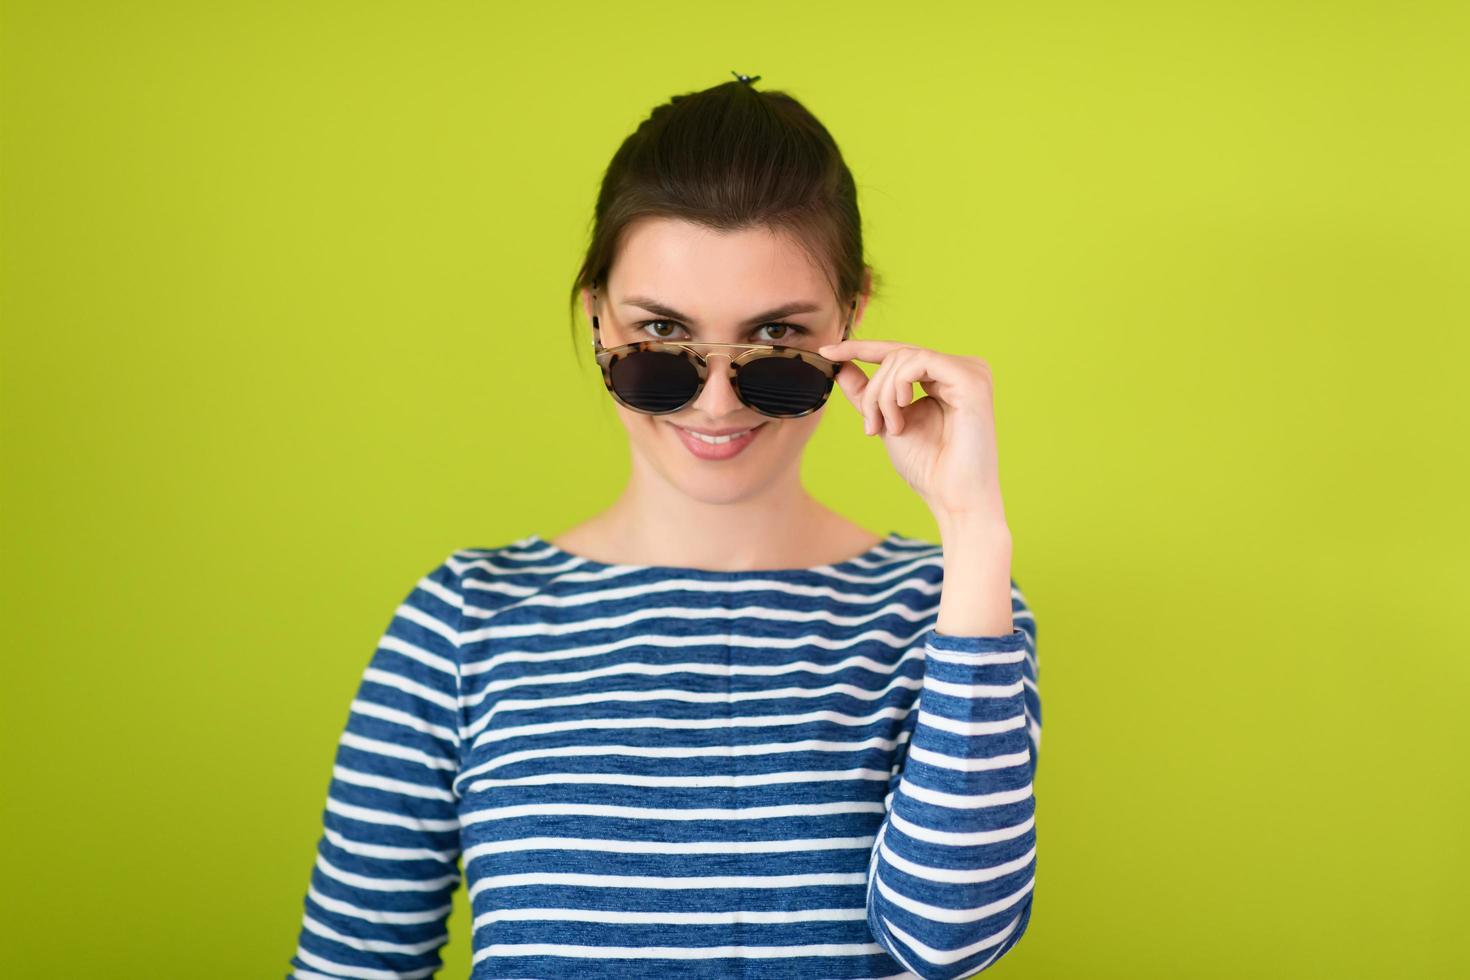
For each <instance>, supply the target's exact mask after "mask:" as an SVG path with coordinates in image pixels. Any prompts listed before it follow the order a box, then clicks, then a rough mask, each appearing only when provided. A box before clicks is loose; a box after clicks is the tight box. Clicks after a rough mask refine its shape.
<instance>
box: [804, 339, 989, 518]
mask: <svg viewBox="0 0 1470 980" xmlns="http://www.w3.org/2000/svg"><path fill="white" fill-rule="evenodd" d="M817 353H818V354H821V355H822V356H823V357H826V358H829V359H831V360H834V361H848V362H849V363H847V364H844V365H843V366H842V369H841V370H839V371H838V372H837V385H838V387H840V388H841V389H842V393H843V394H844V395H846V396H847V400H848V401H850V402H852V404H853V407H854V408H856V409H857V410H858V413H859V414H860V415H862V417H863V423H864V429H863V431H864V432H865V433H866V434H868V435H874V434H877V435H881V436H882V437H883V444H884V446H886V447H887V448H888V458H889V459H890V460H892V461H893V465H894V468H895V469H897V470H898V472H899V475H900V476H902V477H903V478H904V480H905V481H906V482H907V483H908V485H909V486H910V487H912V488H913V489H914V491H915V492H916V493H918V495H919V496H920V497H922V498H923V500H924V502H925V503H926V504H928V505H929V509H930V510H931V511H932V512H933V513H934V517H935V520H936V521H938V522H939V523H940V525H941V526H945V525H946V524H954V523H960V522H963V523H965V524H967V525H972V526H979V527H983V526H996V527H1004V526H1005V508H1004V507H1003V506H1002V504H1001V498H1000V477H999V470H998V465H997V459H996V448H995V411H994V397H993V387H994V386H993V384H992V382H991V378H990V365H988V364H986V363H985V362H984V361H983V360H981V359H980V358H978V357H966V356H962V355H958V354H941V353H939V352H938V351H933V350H929V349H927V348H924V347H916V346H914V345H913V344H901V343H898V342H896V341H888V340H843V341H839V342H838V343H835V344H827V345H826V346H824V347H820V348H818V349H817ZM857 360H862V361H868V362H870V363H876V364H878V369H877V370H876V371H874V372H873V375H872V377H869V376H868V375H867V374H866V373H864V371H863V369H862V368H860V367H858V366H857V364H855V363H851V362H853V361H857ZM914 382H918V384H919V387H920V388H922V389H923V390H924V394H925V396H927V397H924V396H921V397H920V398H918V399H917V400H915V399H914V398H913V383H914Z"/></svg>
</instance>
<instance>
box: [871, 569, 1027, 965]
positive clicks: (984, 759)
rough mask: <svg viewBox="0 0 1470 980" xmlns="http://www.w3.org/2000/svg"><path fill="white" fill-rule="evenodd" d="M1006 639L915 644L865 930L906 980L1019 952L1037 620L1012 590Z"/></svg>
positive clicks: (934, 638) (934, 636) (945, 638)
mask: <svg viewBox="0 0 1470 980" xmlns="http://www.w3.org/2000/svg"><path fill="white" fill-rule="evenodd" d="M1011 610H1012V619H1013V621H1014V623H1015V625H1016V628H1015V629H1014V630H1013V631H1012V632H1011V634H1010V635H1009V636H1003V637H997V636H953V635H949V634H945V633H940V632H938V631H936V630H933V629H931V630H930V631H929V632H928V633H926V634H925V636H924V665H925V666H924V683H923V687H922V688H921V689H920V692H919V699H918V704H917V705H916V706H915V707H914V709H913V711H912V713H911V715H910V717H911V718H913V719H914V722H913V728H912V735H911V737H910V740H909V745H908V753H907V757H906V758H905V759H904V760H903V762H902V767H901V769H900V770H899V771H898V772H897V773H895V775H894V777H893V780H892V781H891V782H890V793H889V795H888V805H887V812H886V814H885V816H884V818H883V823H882V824H881V826H880V827H879V830H878V834H877V837H876V840H875V842H874V845H873V856H872V859H871V860H870V861H869V864H868V899H867V904H868V926H869V928H870V930H871V931H872V933H873V936H874V938H875V939H876V940H877V941H878V943H879V944H880V945H881V946H882V947H883V948H884V949H885V950H887V951H888V953H889V954H890V955H891V956H892V957H893V958H894V959H895V960H896V961H897V962H898V963H899V964H900V965H902V966H903V967H904V968H905V969H907V970H909V971H910V972H912V973H915V974H917V975H918V976H920V977H925V978H953V977H967V976H972V975H974V974H976V973H979V972H981V971H982V970H984V969H986V968H987V967H989V966H990V965H991V964H992V963H994V962H996V961H997V960H998V959H1000V957H1001V956H1003V955H1004V954H1005V953H1006V951H1007V950H1009V949H1011V948H1012V947H1014V946H1015V945H1016V943H1017V942H1018V941H1019V940H1020V938H1021V935H1022V933H1024V932H1025V931H1026V925H1027V923H1028V922H1029V921H1030V918H1031V899H1032V890H1033V886H1034V885H1035V882H1036V824H1035V810H1036V803H1035V797H1034V795H1033V790H1032V781H1033V778H1034V777H1035V774H1036V766H1037V758H1038V753H1039V750H1040V745H1041V701H1040V692H1039V689H1038V687H1037V680H1038V661H1037V656H1036V621H1035V619H1034V617H1033V616H1032V615H1031V612H1030V610H1029V609H1028V608H1027V606H1026V602H1025V598H1024V597H1023V596H1022V595H1021V592H1020V589H1019V588H1018V587H1017V586H1016V583H1015V581H1014V580H1012V582H1011Z"/></svg>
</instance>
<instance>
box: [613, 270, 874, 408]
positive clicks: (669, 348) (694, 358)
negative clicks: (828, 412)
mask: <svg viewBox="0 0 1470 980" xmlns="http://www.w3.org/2000/svg"><path fill="white" fill-rule="evenodd" d="M591 292H592V311H593V312H592V352H593V355H594V356H595V357H596V359H597V364H598V366H599V367H600V368H602V383H603V385H604V386H605V387H606V388H607V393H608V394H609V395H612V397H613V400H614V401H616V402H617V403H618V404H619V405H622V406H623V407H624V408H627V409H629V410H631V411H634V412H641V413H642V414H644V415H672V414H673V413H674V412H679V411H682V410H684V409H685V408H688V407H689V405H690V404H692V403H693V402H694V401H696V400H697V399H698V398H699V396H700V393H701V392H703V391H704V383H705V381H707V380H708V379H709V361H708V359H707V358H706V357H705V354H706V352H712V353H719V352H722V351H723V352H726V353H725V356H726V357H727V358H728V359H729V365H730V366H729V367H728V368H727V370H728V371H729V372H730V374H729V378H730V386H731V387H732V388H734V389H735V394H736V396H738V397H739V398H740V401H741V402H742V403H743V404H744V405H746V406H748V407H749V408H751V409H752V410H754V411H756V412H760V414H761V415H764V416H766V417H767V418H775V419H799V418H801V417H802V416H805V415H810V414H812V413H813V412H815V411H817V410H818V409H820V408H821V407H822V406H823V405H825V404H827V398H828V397H829V396H830V395H831V394H832V383H833V382H834V381H836V380H837V372H838V371H840V370H842V365H843V363H844V362H842V361H834V360H831V359H830V358H826V357H823V356H822V355H821V354H818V353H816V352H814V351H809V350H805V349H803V348H800V347H791V346H788V345H785V344H714V343H702V342H700V341H693V340H637V341H634V342H633V343H631V344H621V345H619V346H617V347H604V346H602V327H601V324H600V323H599V322H598V317H597V290H595V289H594V290H592V291H591ZM856 313H857V300H856V299H854V300H853V301H852V306H851V307H850V308H849V309H848V313H847V324H846V326H844V327H843V328H842V339H843V340H846V339H847V337H848V334H849V333H850V332H851V331H852V319H853V317H854V316H855V315H856ZM638 351H654V352H655V353H660V354H677V355H679V356H681V357H683V358H684V359H685V360H687V361H689V362H690V363H691V364H693V365H694V370H695V372H696V373H697V374H698V375H699V384H698V385H697V386H696V387H695V389H694V394H693V395H691V396H689V401H686V402H685V403H684V404H682V405H680V406H678V407H677V408H671V409H669V410H668V411H664V412H650V411H649V410H648V409H646V408H639V407H638V406H636V405H629V404H628V403H627V402H626V401H624V400H623V399H622V397H621V396H620V395H619V394H618V393H617V390H616V389H615V388H614V387H613V380H612V366H613V364H614V363H616V362H617V361H619V360H621V359H622V358H624V357H627V356H628V355H629V354H634V353H637V352H638ZM736 351H740V352H741V353H735V352H736ZM763 357H792V358H796V359H798V360H802V361H806V362H807V363H808V364H810V365H812V366H813V367H815V368H816V369H817V370H819V371H821V372H822V373H823V374H824V375H826V376H827V390H826V391H825V392H823V394H822V398H821V400H820V401H819V402H817V403H816V404H815V405H813V406H812V407H811V408H809V409H807V410H806V411H804V412H798V413H796V414H795V415H772V414H771V413H769V412H765V411H762V410H761V409H760V408H758V407H756V406H755V405H751V404H750V402H748V401H746V400H745V395H744V394H742V393H741V391H740V372H739V370H738V368H739V367H740V366H741V365H742V364H749V363H750V362H751V361H757V360H760V359H761V358H763Z"/></svg>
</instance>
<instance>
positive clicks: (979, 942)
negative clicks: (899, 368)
mask: <svg viewBox="0 0 1470 980" xmlns="http://www.w3.org/2000/svg"><path fill="white" fill-rule="evenodd" d="M942 583H943V554H942V551H941V549H940V546H939V545H937V544H932V543H929V542H925V541H920V540H917V539H914V538H909V537H906V536H903V535H900V534H898V533H897V532H890V533H889V534H888V535H887V537H885V539H884V540H883V542H882V543H881V544H879V545H878V546H876V547H874V548H873V549H871V550H869V551H868V552H867V553H865V554H863V555H861V556H859V557H857V558H854V559H850V560H848V561H844V562H840V563H837V564H832V565H824V566H820V567H817V568H810V569H783V570H779V571H745V572H716V571H704V570H698V569H683V568H665V567H658V566H641V565H611V564H603V563H600V562H595V561H592V560H590V559H586V558H583V557H580V556H577V555H572V554H569V553H567V552H565V551H562V550H561V549H559V548H557V547H556V546H554V545H552V544H550V543H549V542H547V541H545V540H544V539H542V538H540V537H538V536H536V535H531V536H529V537H526V538H522V539H520V540H518V541H515V542H513V543H511V544H508V545H505V546H502V547H495V548H476V549H462V550H458V551H455V552H454V553H453V554H452V555H450V556H449V557H448V558H446V559H445V560H444V561H443V562H442V563H441V564H439V565H438V567H436V568H434V569H433V570H432V571H430V572H429V573H428V574H427V575H426V576H424V578H423V579H421V580H420V581H419V582H418V583H417V584H416V585H415V587H414V588H413V589H412V591H411V592H410V593H409V594H408V596H407V597H406V598H405V600H404V601H403V603H402V604H401V605H400V606H399V607H398V609H397V610H396V612H395V613H394V615H393V617H392V619H391V621H390V622H389V624H388V627H387V630H386V631H385V633H384V634H383V637H382V640H381V642H380V643H379V645H378V648H377V650H376V651H375V652H374V654H373V656H372V659H371V662H370V663H369V664H368V666H367V669H366V670H365V671H364V673H363V675H362V678H361V681H360V684H359V686H358V690H357V695H356V697H355V699H354V700H353V701H352V704H351V708H350V711H349V713H348V718H347V724H346V728H345V731H344V732H343V734H342V737H341V740H340V742H339V744H338V746H337V752H336V761H335V765H334V767H333V770H332V778H331V782H330V785H329V787H328V790H327V801H326V808H325V810H324V812H323V831H322V836H321V839H320V842H319V844H318V847H317V856H316V865H315V867H314V868H313V870H312V872H311V881H310V885H309V888H308V891H307V894H306V900H305V915H304V917H303V920H302V927H301V931H300V936H299V939H298V947H297V950H296V954H295V956H294V957H293V958H292V960H291V968H292V972H291V973H290V976H291V977H296V978H302V980H320V978H394V977H428V976H431V975H433V974H434V973H435V972H436V971H437V970H438V969H439V967H440V965H441V958H440V951H441V948H442V947H443V945H444V943H445V942H446V941H447V939H448V934H447V932H446V927H445V926H446V921H447V919H448V916H449V912H450V908H451V898H452V896H453V894H454V892H455V890H456V888H458V886H459V884H460V882H461V879H463V880H464V881H465V883H466V884H467V888H468V892H467V893H468V898H469V902H470V906H471V909H472V910H473V930H474V934H473V940H472V943H471V945H472V949H473V952H472V956H473V961H474V967H473V973H472V976H473V977H474V978H475V980H490V978H500V977H557V976H566V975H576V976H587V977H646V976H652V975H659V974H661V973H664V972H668V971H673V970H677V971H679V973H680V974H681V975H682V976H684V977H687V978H690V980H696V978H704V977H708V978H724V977H794V976H804V977H825V978H857V977H870V978H871V977H912V976H919V977H962V976H970V975H972V974H974V973H977V972H980V971H982V970H984V969H985V968H986V967H988V966H990V965H991V964H992V963H994V962H995V961H996V960H997V959H999V958H1000V957H1001V956H1003V955H1004V954H1005V953H1006V951H1008V950H1009V949H1011V948H1012V947H1014V946H1015V944H1016V943H1017V941H1019V939H1020V938H1021V935H1022V934H1023V933H1024V932H1025V930H1026V925H1027V922H1028V921H1029V918H1030V915H1031V903H1032V895H1033V892H1034V888H1035V880H1036V879H1035V870H1036V827H1035V798H1034V795H1033V787H1032V781H1033V778H1034V775H1035V772H1036V765H1037V756H1038V752H1039V749H1040V738H1041V702H1040V696H1039V691H1038V688H1037V679H1038V672H1037V671H1038V662H1037V655H1036V624H1035V619H1034V618H1033V616H1032V615H1031V611H1030V609H1029V608H1028V606H1027V604H1026V601H1025V598H1024V597H1023V596H1022V594H1021V591H1020V589H1019V588H1018V587H1017V586H1016V583H1015V582H1014V580H1013V581H1012V583H1011V609H1012V618H1013V620H1014V623H1015V627H1016V628H1015V629H1014V630H1013V631H1012V633H1011V634H1010V635H1009V636H1003V637H987V636H956V635H950V634H944V633H939V632H937V631H935V629H934V623H935V620H936V617H937V614H938V605H939V596H940V590H941V586H942Z"/></svg>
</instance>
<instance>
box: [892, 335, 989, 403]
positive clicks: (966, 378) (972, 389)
mask: <svg viewBox="0 0 1470 980" xmlns="http://www.w3.org/2000/svg"><path fill="white" fill-rule="evenodd" d="M898 376H899V378H901V379H902V380H903V381H904V382H908V383H912V382H918V384H919V387H920V388H922V389H923V390H924V393H925V394H928V395H932V396H933V397H935V398H938V399H939V400H940V401H942V402H944V403H945V404H946V405H949V406H952V407H955V408H962V407H964V408H968V407H972V406H971V405H970V404H969V403H970V402H975V403H976V404H977V405H979V404H981V403H984V402H986V401H987V400H988V399H989V397H990V391H991V378H990V367H989V365H987V364H986V363H985V362H984V361H982V360H981V359H980V358H978V357H966V356H961V355H956V354H943V353H940V352H938V351H933V350H928V349H925V348H919V349H917V350H916V351H915V352H914V355H913V356H912V357H908V358H905V359H904V363H903V365H902V366H901V370H900V372H899V375H898Z"/></svg>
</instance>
